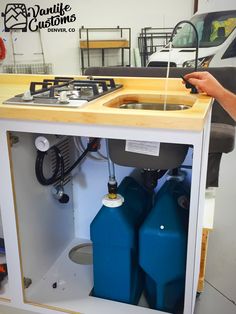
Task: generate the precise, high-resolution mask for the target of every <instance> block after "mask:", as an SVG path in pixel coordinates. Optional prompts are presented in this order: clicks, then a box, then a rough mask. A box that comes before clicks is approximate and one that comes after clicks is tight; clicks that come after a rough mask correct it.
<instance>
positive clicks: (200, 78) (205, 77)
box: [184, 72, 236, 121]
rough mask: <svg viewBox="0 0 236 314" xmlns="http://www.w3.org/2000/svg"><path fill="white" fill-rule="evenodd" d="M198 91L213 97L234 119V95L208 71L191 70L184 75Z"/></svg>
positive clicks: (235, 116) (235, 112)
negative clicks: (191, 71)
mask: <svg viewBox="0 0 236 314" xmlns="http://www.w3.org/2000/svg"><path fill="white" fill-rule="evenodd" d="M184 78H185V79H186V80H188V81H189V82H190V83H191V84H193V85H195V86H196V88H197V89H198V91H199V92H204V93H206V94H207V95H209V96H212V97H214V98H215V99H216V100H217V101H218V102H219V103H220V104H221V106H222V107H223V108H224V109H225V110H226V111H227V112H228V113H229V114H230V116H231V117H232V118H233V119H234V120H235V121H236V95H235V94H233V93H231V92H230V91H228V90H227V89H225V88H224V87H223V86H222V85H221V84H220V83H219V82H218V81H217V80H216V79H215V78H214V77H213V76H212V75H211V74H210V73H209V72H193V73H190V74H186V75H185V76H184Z"/></svg>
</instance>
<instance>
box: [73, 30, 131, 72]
mask: <svg viewBox="0 0 236 314" xmlns="http://www.w3.org/2000/svg"><path fill="white" fill-rule="evenodd" d="M113 32H114V33H115V35H116V36H117V35H118V36H119V39H116V38H115V36H114V38H111V39H110V38H108V33H113ZM92 33H93V34H92ZM95 33H97V34H98V33H99V36H98V37H97V38H96V36H95V38H94V34H95ZM101 34H102V37H103V38H104V39H100V36H101ZM91 35H93V36H91ZM79 38H80V55H81V70H82V73H84V70H85V69H86V68H87V67H90V59H91V58H90V57H91V56H90V53H91V50H95V49H97V50H101V58H102V60H101V61H102V66H105V50H107V49H119V50H120V51H121V64H118V65H117V66H130V64H131V28H127V27H120V26H117V27H115V28H85V27H84V26H82V27H81V28H80V29H79ZM125 50H127V51H128V63H125V54H124V52H125ZM86 57H87V60H86V61H87V65H86V66H85V58H86Z"/></svg>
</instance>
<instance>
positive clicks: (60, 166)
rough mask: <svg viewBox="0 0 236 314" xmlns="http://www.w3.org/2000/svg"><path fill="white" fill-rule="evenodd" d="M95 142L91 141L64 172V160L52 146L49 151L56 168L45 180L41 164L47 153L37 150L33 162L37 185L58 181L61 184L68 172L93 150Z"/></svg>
mask: <svg viewBox="0 0 236 314" xmlns="http://www.w3.org/2000/svg"><path fill="white" fill-rule="evenodd" d="M96 142H97V139H96V138H95V139H93V140H92V141H91V142H89V143H88V146H87V148H86V149H85V150H84V151H83V153H82V154H81V155H80V156H79V158H78V159H77V160H76V161H75V162H74V164H73V165H72V166H71V167H70V168H69V169H67V171H64V158H63V156H62V155H61V152H60V150H59V149H58V148H57V147H56V146H52V147H51V148H49V150H50V149H53V150H54V153H55V155H56V168H55V170H54V173H53V174H52V176H51V177H50V178H45V176H44V173H43V162H44V157H45V155H46V154H47V152H41V151H39V150H38V151H37V157H36V161H35V174H36V178H37V180H38V181H39V183H40V184H42V185H51V184H54V183H56V182H57V181H59V180H60V181H61V182H62V183H63V181H64V178H65V177H66V176H67V175H68V174H70V172H71V171H72V170H73V169H74V168H75V167H76V166H77V165H78V164H79V163H80V162H81V161H82V160H83V159H84V157H85V156H86V155H87V154H88V152H90V151H91V149H92V148H93V145H94V144H95V143H96ZM59 170H61V171H60V172H61V173H60V175H58V173H59Z"/></svg>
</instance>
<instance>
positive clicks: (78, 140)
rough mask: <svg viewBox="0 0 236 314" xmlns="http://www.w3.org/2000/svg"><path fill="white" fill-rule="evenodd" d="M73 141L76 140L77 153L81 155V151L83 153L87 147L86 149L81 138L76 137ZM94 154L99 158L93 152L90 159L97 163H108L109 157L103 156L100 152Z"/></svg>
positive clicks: (89, 156)
mask: <svg viewBox="0 0 236 314" xmlns="http://www.w3.org/2000/svg"><path fill="white" fill-rule="evenodd" d="M73 140H74V144H75V147H76V149H77V151H78V152H79V153H81V151H82V152H83V151H84V150H85V147H84V144H83V142H82V139H81V137H77V136H74V137H73ZM94 153H95V154H96V155H98V156H99V157H96V156H95V155H94V154H93V153H92V152H90V154H89V155H88V158H90V159H93V160H96V161H107V157H106V156H105V155H103V154H102V153H101V152H100V151H96V152H94Z"/></svg>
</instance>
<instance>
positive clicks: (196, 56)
mask: <svg viewBox="0 0 236 314" xmlns="http://www.w3.org/2000/svg"><path fill="white" fill-rule="evenodd" d="M184 23H187V24H189V25H191V26H192V27H193V29H194V31H195V35H196V54H195V68H194V71H195V72H197V66H198V50H199V39H198V32H197V29H196V27H195V25H194V24H193V23H192V22H190V21H188V20H183V21H180V22H179V23H177V24H176V25H175V27H174V29H173V31H172V33H171V36H170V42H171V43H172V41H173V37H174V35H175V34H176V31H177V28H178V27H179V26H180V25H181V24H184ZM182 78H183V77H182ZM184 81H185V82H186V80H185V79H184ZM186 87H187V88H191V94H197V93H198V91H197V88H196V87H195V86H194V85H193V84H191V83H189V82H188V81H187V82H186Z"/></svg>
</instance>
